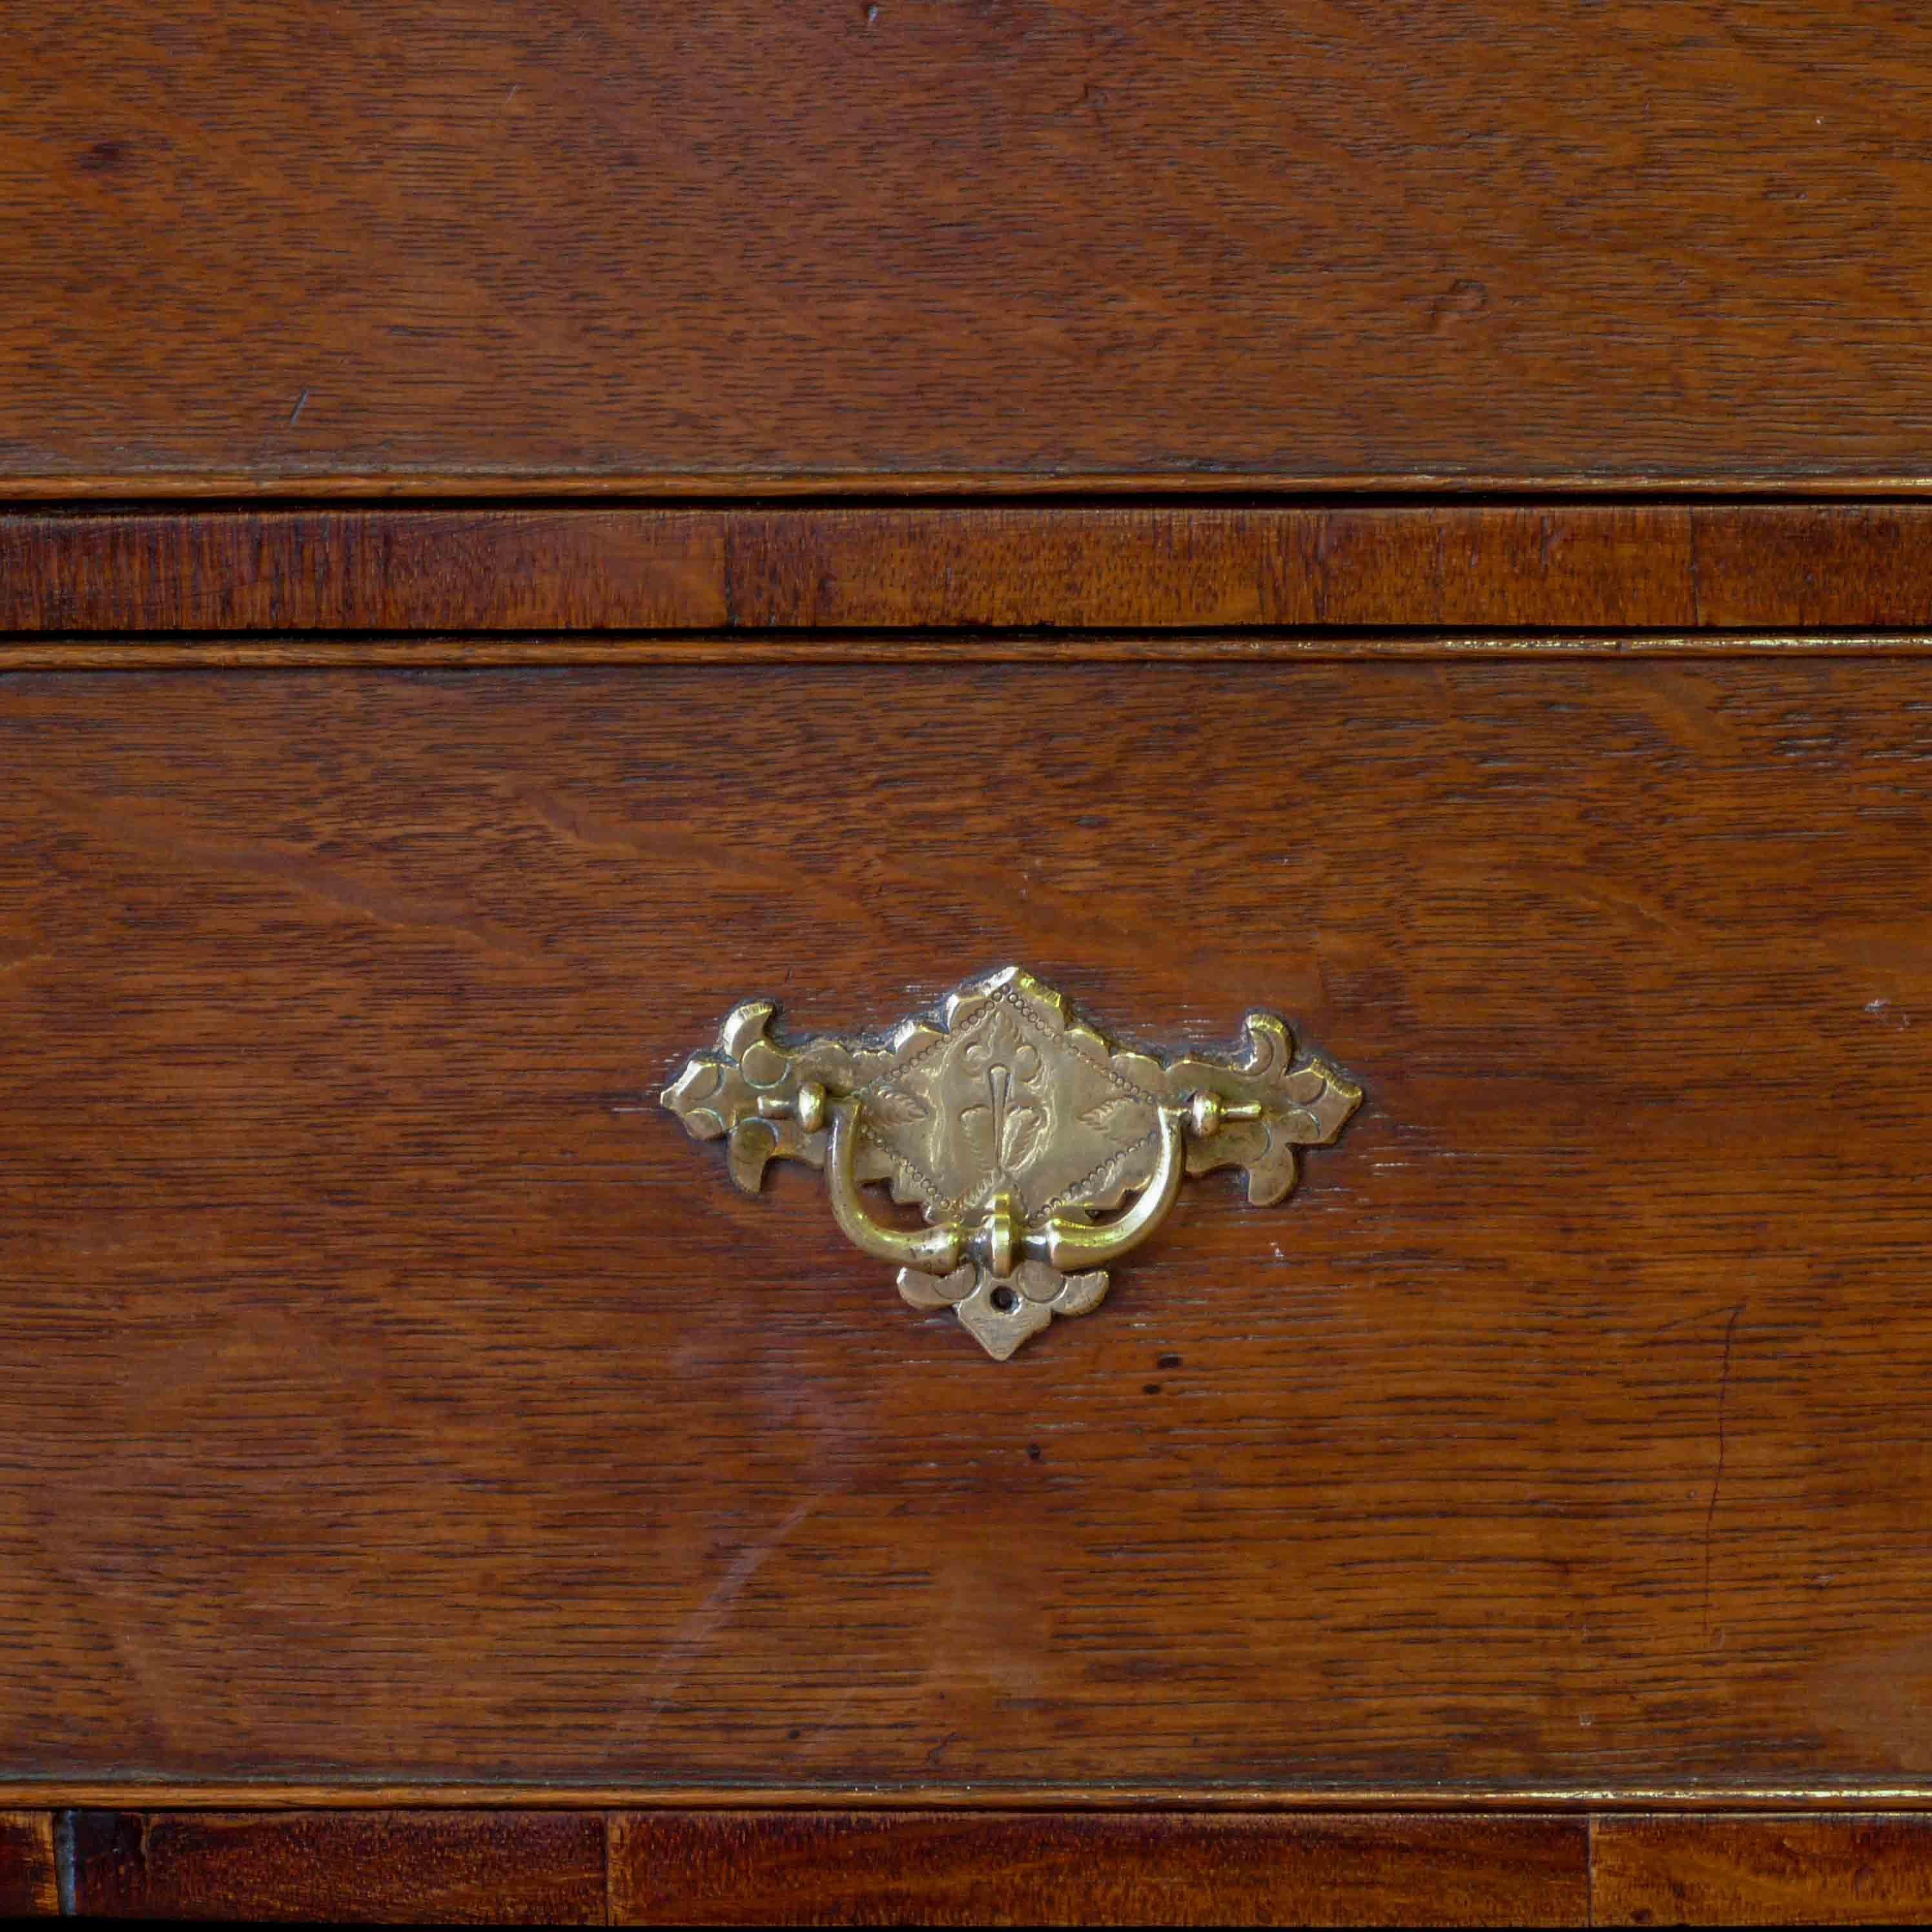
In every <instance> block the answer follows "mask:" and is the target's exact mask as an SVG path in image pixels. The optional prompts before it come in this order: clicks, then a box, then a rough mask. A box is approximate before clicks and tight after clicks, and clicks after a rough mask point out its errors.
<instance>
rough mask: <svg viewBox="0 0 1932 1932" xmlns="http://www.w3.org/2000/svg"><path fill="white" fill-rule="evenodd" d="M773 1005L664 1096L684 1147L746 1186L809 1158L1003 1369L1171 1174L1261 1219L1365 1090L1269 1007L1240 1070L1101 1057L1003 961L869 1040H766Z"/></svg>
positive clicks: (1073, 1303)
mask: <svg viewBox="0 0 1932 1932" xmlns="http://www.w3.org/2000/svg"><path fill="white" fill-rule="evenodd" d="M776 1011H777V1008H776V1007H775V1006H774V1005H773V1004H772V1002H771V1001H769V1000H753V1001H748V1003H747V1004H745V1005H743V1006H741V1007H736V1008H734V1009H733V1010H732V1012H731V1013H730V1014H729V1016H727V1018H726V1019H725V1022H724V1025H723V1026H722V1027H721V1028H720V1029H719V1031H718V1045H717V1046H716V1047H715V1049H713V1050H712V1051H711V1052H706V1053H698V1054H694V1055H692V1056H691V1058H690V1060H689V1061H687V1062H686V1063H685V1067H684V1070H683V1071H682V1073H679V1075H678V1076H677V1078H676V1079H675V1080H674V1081H673V1082H671V1084H670V1086H668V1087H667V1088H665V1089H664V1094H663V1100H664V1105H665V1106H667V1107H668V1108H669V1109H670V1110H671V1112H673V1113H674V1114H676V1115H677V1117H678V1118H679V1120H681V1121H683V1123H684V1124H685V1127H686V1129H687V1130H688V1131H689V1132H690V1133H691V1135H692V1136H694V1138H695V1139H698V1140H716V1139H718V1138H720V1137H721V1136H723V1137H725V1138H726V1140H727V1159H728V1162H729V1165H730V1170H731V1177H732V1178H733V1180H734V1181H736V1182H737V1184H738V1185H739V1187H742V1188H743V1189H745V1190H746V1192H747V1193H753V1194H755V1193H757V1191H758V1187H759V1184H760V1181H761V1180H762V1178H763V1175H764V1169H765V1163H766V1161H768V1160H802V1161H807V1162H809V1163H811V1166H814V1167H822V1168H823V1169H825V1171H826V1191H827V1193H829V1196H830V1197H831V1202H832V1214H833V1216H834V1217H835V1219H836V1220H837V1221H838V1226H840V1228H841V1229H842V1230H843V1231H844V1233H845V1234H846V1235H847V1237H848V1238H850V1240H851V1241H852V1242H853V1244H854V1245H855V1246H856V1247H859V1249H861V1250H863V1251H864V1252H865V1253H867V1254H868V1255H872V1256H877V1258H878V1259H880V1260H881V1261H885V1262H891V1263H892V1264H893V1265H895V1266H896V1267H897V1268H898V1271H899V1274H898V1286H899V1292H900V1294H901V1295H903V1296H904V1298H905V1299H906V1300H907V1301H909V1302H910V1303H911V1304H913V1307H916V1308H944V1307H950V1308H951V1309H953V1311H954V1312H955V1313H956V1314H957V1315H958V1316H959V1319H960V1321H961V1322H962V1323H963V1324H964V1325H965V1327H966V1328H968V1330H969V1331H971V1334H973V1335H974V1337H975V1338H976V1339H977V1340H978V1341H979V1343H980V1345H981V1346H983V1348H984V1349H986V1352H987V1353H988V1354H989V1355H992V1357H994V1358H995V1360H997V1361H1005V1359H1006V1358H1007V1357H1008V1356H1009V1355H1011V1354H1012V1353H1013V1351H1014V1350H1015V1349H1017V1348H1018V1347H1019V1346H1020V1344H1021V1343H1022V1342H1024V1341H1025V1340H1026V1339H1027V1337H1028V1336H1030V1335H1032V1334H1035V1333H1037V1331H1039V1330H1040V1329H1042V1328H1046V1326H1047V1325H1048V1324H1049V1322H1052V1319H1053V1318H1054V1316H1056V1315H1085V1314H1086V1313H1088V1310H1091V1309H1093V1308H1095V1307H1098V1306H1099V1305H1100V1300H1101V1298H1102V1297H1103V1296H1104V1295H1106V1292H1107V1276H1106V1269H1105V1266H1104V1265H1105V1264H1109V1263H1112V1262H1115V1261H1116V1260H1118V1259H1119V1258H1120V1257H1121V1256H1123V1255H1124V1254H1126V1253H1127V1251H1128V1250H1130V1248H1133V1247H1136V1245H1137V1244H1139V1243H1140V1242H1141V1241H1144V1240H1145V1238H1147V1237H1148V1235H1151V1234H1152V1233H1153V1232H1154V1229H1156V1228H1157V1226H1159V1225H1160V1221H1161V1219H1162V1217H1163V1216H1164V1215H1165V1214H1166V1212H1167V1211H1168V1209H1169V1207H1170V1206H1171V1205H1172V1204H1173V1201H1174V1198H1175V1194H1176V1193H1178V1191H1179V1190H1180V1187H1181V1176H1182V1175H1183V1173H1184V1172H1186V1173H1188V1174H1205V1173H1206V1172H1208V1170H1209V1169H1211V1168H1217V1167H1239V1168H1241V1169H1244V1170H1245V1171H1246V1172H1247V1180H1248V1199H1249V1200H1250V1202H1253V1203H1254V1204H1255V1205H1256V1206H1257V1207H1266V1206H1268V1205H1269V1204H1270V1203H1271V1202H1277V1201H1280V1199H1283V1197H1284V1196H1286V1194H1287V1193H1289V1190H1290V1189H1292V1187H1294V1185H1295V1178H1296V1165H1295V1163H1296V1154H1295V1150H1296V1149H1297V1148H1302V1147H1322V1146H1326V1145H1328V1144H1329V1143H1330V1142H1332V1141H1334V1139H1335V1137H1336V1136H1337V1135H1338V1134H1339V1133H1340V1132H1341V1131H1342V1127H1343V1123H1344V1122H1346V1121H1347V1119H1348V1118H1349V1115H1351V1114H1352V1113H1353V1112H1355V1109H1356V1108H1357V1107H1358V1106H1359V1105H1360V1104H1361V1098H1362V1091H1361V1088H1359V1087H1358V1086H1356V1085H1355V1084H1354V1083H1353V1082H1352V1081H1350V1080H1349V1079H1347V1078H1346V1076H1343V1074H1342V1073H1339V1072H1338V1071H1337V1070H1336V1069H1335V1068H1334V1067H1330V1066H1328V1065H1327V1064H1325V1062H1323V1061H1320V1060H1318V1059H1315V1058H1305V1059H1303V1060H1301V1061H1297V1060H1296V1059H1295V1037H1294V1036H1293V1034H1291V1033H1290V1032H1289V1030H1288V1028H1287V1027H1286V1025H1284V1024H1283V1022H1281V1021H1280V1020H1279V1019H1277V1018H1276V1017H1275V1016H1274V1014H1272V1013H1250V1014H1249V1015H1248V1016H1247V1036H1248V1037H1247V1049H1246V1051H1245V1052H1243V1053H1242V1054H1241V1055H1240V1056H1239V1057H1238V1058H1234V1059H1229V1060H1220V1059H1216V1058H1211V1057H1208V1056H1207V1055H1201V1054H1196V1053H1187V1054H1182V1055H1177V1056H1176V1057H1175V1058H1173V1059H1172V1060H1163V1059H1162V1058H1159V1057H1157V1055H1154V1054H1151V1053H1145V1052H1139V1051H1138V1050H1136V1049H1133V1048H1128V1047H1121V1046H1115V1044H1114V1043H1112V1041H1110V1040H1108V1039H1107V1038H1106V1036H1105V1035H1104V1034H1100V1033H1098V1032H1097V1031H1095V1030H1094V1028H1092V1027H1091V1026H1088V1025H1085V1023H1084V1022H1082V1021H1081V1020H1079V1019H1076V1017H1075V1016H1074V1015H1073V1013H1072V1012H1071V1011H1070V1010H1069V1008H1068V1007H1067V1002H1066V1001H1065V1000H1064V998H1062V997H1061V995H1059V994H1058V993H1057V992H1055V991H1054V989H1052V987H1051V986H1046V985H1045V984H1044V983H1043V982H1041V981H1040V980H1036V979H1035V978H1034V977H1033V976H1032V974H1030V973H1025V972H1022V971H1021V969H1020V968H1019V967H1017V966H1008V967H1005V968H1002V969H1001V971H998V972H996V973H988V974H984V975H983V976H982V977H980V978H978V979H976V980H968V981H967V982H966V983H965V985H964V986H961V987H959V989H957V990H956V991H955V992H953V993H952V994H950V995H949V996H948V997H947V1000H946V1002H945V1004H944V1006H943V1007H941V1009H940V1010H938V1012H937V1013H928V1014H924V1015H922V1016H919V1017H918V1018H916V1019H909V1020H904V1021H902V1022H901V1023H900V1024H899V1025H898V1026H897V1027H896V1028H894V1029H893V1031H892V1033H890V1034H889V1035H887V1036H886V1037H884V1038H883V1039H879V1040H871V1039H865V1040H832V1039H820V1040H804V1041H800V1042H798V1043H790V1042H787V1041H783V1040H774V1039H772V1037H771V1035H770V1032H769V1028H770V1025H771V1022H772V1016H773V1015H774V1014H775V1013H776ZM867 1181H886V1182H888V1183H889V1184H890V1186H891V1189H892V1199H894V1200H895V1201H899V1202H917V1203H918V1204H919V1206H920V1207H921V1208H923V1209H924V1210H925V1211H926V1220H927V1222H928V1223H929V1226H926V1227H925V1228H922V1229H899V1228H895V1227H891V1226H887V1225H886V1224H884V1223H880V1222H879V1221H877V1220H874V1218H873V1217H872V1216H871V1213H870V1212H869V1211H868V1209H867V1208H866V1207H865V1202H864V1199H863V1197H862V1195H861V1193H860V1191H859V1190H860V1187H861V1186H862V1184H863V1183H865V1182H867ZM1130 1195H1133V1196H1136V1199H1135V1200H1134V1202H1133V1205H1132V1206H1130V1207H1127V1208H1125V1209H1124V1211H1122V1212H1121V1213H1120V1214H1118V1215H1116V1216H1115V1217H1114V1218H1113V1219H1112V1220H1106V1221H1101V1220H1096V1219H1095V1218H1094V1217H1096V1216H1097V1215H1098V1214H1104V1213H1106V1212H1107V1211H1109V1210H1112V1209H1115V1208H1121V1205H1122V1203H1123V1202H1125V1201H1126V1200H1127V1197H1128V1196H1130Z"/></svg>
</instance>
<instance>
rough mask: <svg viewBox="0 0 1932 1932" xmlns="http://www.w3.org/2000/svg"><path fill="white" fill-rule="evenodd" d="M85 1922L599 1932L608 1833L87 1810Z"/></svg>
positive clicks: (492, 1817)
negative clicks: (583, 1928) (589, 1931)
mask: <svg viewBox="0 0 1932 1932" xmlns="http://www.w3.org/2000/svg"><path fill="white" fill-rule="evenodd" d="M67 1829H68V1831H69V1832H70V1833H71V1843H72V1845H73V1848H74V1850H73V1857H74V1897H73V1903H72V1909H73V1911H74V1913H75V1915H77V1916H79V1917H81V1918H211V1919H220V1920H227V1921H235V1920H240V1921H259V1920H263V1919H269V1920H278V1919H293V1920H302V1921H311V1922H313V1921H322V1922H323V1923H328V1922H330V1921H334V1922H335V1923H338V1924H377V1925H383V1924H428V1925H437V1924H443V1925H449V1924H460V1925H601V1924H604V1922H605V1921H606V1918H607V1903H606V1891H605V1884H604V1842H605V1832H604V1820H603V1818H602V1817H601V1816H600V1815H598V1814H596V1813H594V1812H592V1813H583V1812H568V1811H549V1812H544V1811H467V1812H466V1811H413V1812H408V1811H295V1812H279V1813H268V1814H235V1813H232V1812H218V1811H217V1812H192V1811H189V1812H173V1813H168V1812H161V1813H154V1814H144V1813H141V1812H135V1811H77V1812H74V1813H71V1814H69V1816H68V1820H67Z"/></svg>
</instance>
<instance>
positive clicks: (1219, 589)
mask: <svg viewBox="0 0 1932 1932" xmlns="http://www.w3.org/2000/svg"><path fill="white" fill-rule="evenodd" d="M992 626H1002V627H1006V628H1026V627H1037V626H1051V627H1054V628H1076V629H1086V630H1092V629H1103V630H1105V629H1114V630H1119V629H1121V628H1127V627H1138V628H1142V629H1148V628H1154V629H1158V628H1167V627H1175V628H1206V627H1220V628H1241V629H1245V628H1257V627H1286V628H1292V629H1294V630H1295V631H1319V632H1324V633H1327V632H1334V631H1341V632H1348V631H1362V630H1365V629H1369V628H1374V627H1389V626H1397V627H1400V628H1403V630H1405V631H1409V632H1411V633H1414V632H1418V631H1426V630H1433V629H1451V630H1457V629H1460V630H1469V629H1479V630H1480V629H1498V630H1508V631H1511V632H1512V633H1514V632H1515V631H1520V630H1523V629H1524V628H1526V627H1529V628H1531V631H1532V641H1534V640H1536V639H1537V638H1538V637H1548V638H1549V640H1550V641H1552V642H1553V643H1559V644H1560V643H1561V642H1562V638H1563V637H1564V636H1565V634H1575V633H1577V632H1579V631H1584V632H1588V631H1665V632H1691V631H1704V630H1711V631H1742V632H1753V631H1757V632H1763V631H1774V632H1775V631H1784V632H1791V631H1867V632H1869V631H1881V630H1910V629H1912V628H1918V629H1921V630H1923V629H1924V628H1928V627H1932V505H1927V504H1914V503H1891V504H1882V505H1846V504H1841V505H1829V504H1808V505H1796V504H1764V503H1758V504H1722V505H1718V504H1712V505H1681V504H1680V505H1646V506H1611V505H1602V504H1598V505H1591V504H1568V505H1552V506H1543V507H1532V506H1517V507H1505V506H1500V505H1490V506H1483V505H1437V506H1434V507H1429V508H1424V507H1419V506H1418V507H1405V506H1402V505H1379V506H1372V507H1366V506H1365V507H1358V508H1334V507H1327V508H1293V507H1286V506H1278V507H1274V508H1261V507H1244V508H1220V507H1214V506H1202V505H1193V506H1187V505H1166V506H1163V507H1159V508H1118V507H1114V508H1109V507H1106V506H1086V507H1079V508H1076V507H1069V506H1062V505H1029V506H1026V507H1019V506H1015V505H1002V506H991V505H982V506H971V505H968V506H959V505H955V506H950V507H941V506H937V505H932V506H926V507H921V508H881V507H874V508H847V509H838V508H813V509H805V508H795V509H772V508H761V509H743V508H730V509H727V508H714V509H691V508H684V509H647V508H625V509H589V508H580V509H575V510H518V509H507V508H496V509H487V510H483V509H478V510H391V511H362V510H349V509H323V508H311V509H306V510H260V511H203V512H199V513H190V512H186V511H177V512H172V513H169V512H161V511H148V512H146V513H139V514H135V513H120V514H110V513H86V512H77V511H69V512H66V513H64V514H51V515H49V514H40V515H34V514H15V515H12V516H0V631H18V632H28V633H32V632H43V631H45V632H63V631H71V632H80V633H95V632H101V633H110V634H124V633H126V632H129V631H135V632H147V633H166V632H178V631H195V632H200V633H204V634H229V633H235V632H269V633H287V632H290V631H309V630H323V631H377V632H387V633H394V632H407V631H441V632H458V631H470V632H474V631H481V632H501V631H510V632H529V631H718V630H730V631H747V632H754V633H756V632H763V631H772V630H778V631H856V630H863V629H877V630H889V631H904V630H929V629H949V628H973V629H975V630H978V629H981V628H986V627H992ZM1517 647H1518V648H1521V647H1522V645H1521V643H1520V642H1519V643H1518V645H1517Z"/></svg>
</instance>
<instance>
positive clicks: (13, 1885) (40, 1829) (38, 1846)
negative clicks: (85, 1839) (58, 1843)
mask: <svg viewBox="0 0 1932 1932" xmlns="http://www.w3.org/2000/svg"><path fill="white" fill-rule="evenodd" d="M59 1909H60V1905H59V1900H58V1897H57V1895H56V1888H55V1884H54V1846H53V1821H52V1819H51V1818H50V1817H48V1815H47V1814H46V1813H45V1812H44V1811H39V1812H27V1811H0V1913H5V1914H7V1915H9V1916H10V1917H17V1918H45V1917H47V1916H49V1915H51V1914H52V1913H53V1912H57V1911H58V1910H59Z"/></svg>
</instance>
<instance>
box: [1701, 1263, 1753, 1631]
mask: <svg viewBox="0 0 1932 1932" xmlns="http://www.w3.org/2000/svg"><path fill="white" fill-rule="evenodd" d="M1744 1312H1745V1304H1744V1303H1743V1302H1742V1301H1740V1302H1739V1303H1738V1304H1736V1306H1735V1307H1733V1309H1732V1310H1731V1318H1730V1320H1729V1321H1728V1322H1726V1323H1725V1324H1724V1363H1723V1365H1722V1366H1721V1367H1720V1368H1719V1370H1718V1466H1717V1468H1716V1469H1715V1471H1714V1472H1712V1477H1711V1500H1710V1502H1709V1503H1708V1504H1706V1505H1705V1509H1704V1635H1705V1637H1706V1638H1707V1639H1708V1638H1709V1636H1710V1634H1711V1536H1712V1529H1713V1528H1714V1526H1715V1524H1716V1523H1717V1520H1718V1491H1719V1490H1721V1489H1722V1488H1723V1487H1724V1451H1725V1441H1724V1412H1725V1409H1726V1406H1727V1403H1729V1401H1730V1393H1731V1337H1732V1336H1733V1334H1735V1333H1736V1330H1737V1325H1738V1317H1739V1316H1740V1315H1742V1313H1744Z"/></svg>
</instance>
